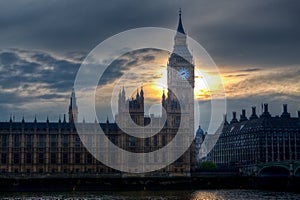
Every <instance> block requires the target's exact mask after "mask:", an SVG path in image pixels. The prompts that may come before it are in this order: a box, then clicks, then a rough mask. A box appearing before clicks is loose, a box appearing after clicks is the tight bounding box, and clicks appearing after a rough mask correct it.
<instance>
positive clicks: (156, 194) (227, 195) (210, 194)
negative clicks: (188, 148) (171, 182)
mask: <svg viewBox="0 0 300 200" xmlns="http://www.w3.org/2000/svg"><path fill="white" fill-rule="evenodd" d="M0 198H1V199H7V200H8V199H20V200H27V199H34V200H43V199H50V200H61V199H77V200H110V199H112V200H150V199H151V200H171V199H172V200H173V199H182V200H200V199H203V200H204V199H205V200H210V199H246V200H252V199H253V200H257V199H300V194H296V193H286V192H271V191H260V190H198V191H180V190H178V191H130V192H129V191H128V192H69V193H63V192H57V193H56V192H51V193H41V192H39V193H4V194H0Z"/></svg>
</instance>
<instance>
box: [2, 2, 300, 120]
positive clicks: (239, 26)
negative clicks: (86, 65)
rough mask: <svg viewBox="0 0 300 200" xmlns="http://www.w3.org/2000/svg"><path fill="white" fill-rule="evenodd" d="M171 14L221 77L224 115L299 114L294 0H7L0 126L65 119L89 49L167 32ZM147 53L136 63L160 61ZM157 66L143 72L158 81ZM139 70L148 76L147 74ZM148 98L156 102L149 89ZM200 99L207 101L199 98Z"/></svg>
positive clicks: (299, 12)
mask: <svg viewBox="0 0 300 200" xmlns="http://www.w3.org/2000/svg"><path fill="white" fill-rule="evenodd" d="M179 8H181V9H182V17H183V26H184V28H185V30H186V32H187V34H188V35H189V36H190V37H191V38H193V39H194V40H196V41H197V42H198V43H199V44H201V45H202V46H203V47H204V48H205V50H206V51H207V52H208V53H209V55H210V56H211V58H212V59H213V60H214V62H215V63H216V65H217V66H218V68H219V70H220V72H221V77H222V80H223V83H224V87H225V91H226V97H227V104H228V105H227V110H228V115H229V117H228V118H229V119H230V118H231V114H230V113H231V112H232V111H233V110H235V111H237V113H238V115H239V113H240V112H241V109H243V108H245V109H246V110H247V114H248V115H249V114H250V110H251V106H257V107H258V108H259V111H260V105H261V103H269V109H270V112H271V114H272V115H280V114H281V112H282V108H281V107H282V104H283V103H287V104H288V105H289V108H288V109H289V111H290V112H291V115H292V116H296V111H297V110H300V104H299V97H300V79H299V78H300V67H299V64H300V56H299V52H300V26H299V19H300V1H298V0H264V1H261V0H228V1H221V0H209V1H208V0H199V1H198V0H197V1H196V0H195V1H189V0H188V1H179V0H174V1H173V0H172V1H171V0H165V1H158V0H151V1H150V0H149V1H148V0H146V1H139V0H132V1H121V0H112V1H96V0H87V1H79V0H73V1H66V0H62V1H58V0H57V1H55V0H53V1H46V0H44V1H43V0H42V1H38V0H27V1H21V0H12V1H0V109H1V116H0V120H1V121H7V120H9V116H10V115H11V114H13V115H14V116H15V120H16V121H18V120H21V118H22V116H24V117H25V121H33V119H34V116H35V115H36V116H37V118H38V120H39V121H44V120H46V117H47V116H48V117H49V118H50V120H51V121H57V120H58V116H59V115H60V116H62V115H63V114H65V113H67V109H68V104H69V96H70V93H71V89H72V87H73V83H74V80H75V77H76V73H77V70H78V69H79V67H80V65H81V63H82V61H83V60H84V58H85V57H86V56H87V55H88V53H89V52H90V51H92V50H93V49H94V48H95V47H96V46H97V45H98V44H99V43H101V42H102V41H104V40H106V39H107V38H109V37H111V36H113V35H115V34H118V33H120V32H123V31H126V30H129V29H133V28H140V27H162V28H169V29H173V30H174V29H176V28H177V23H178V10H179ZM171 37H173V36H171ZM146 53H147V52H146ZM148 53H149V55H144V54H145V52H141V55H142V57H145V59H144V60H142V61H144V62H148V61H149V62H150V61H153V60H157V59H160V60H167V56H168V55H166V56H165V57H164V58H162V54H160V53H158V52H155V51H148ZM135 56H136V55H132V56H131V57H129V58H126V59H125V60H123V61H122V59H121V58H120V59H118V60H117V61H116V63H117V62H119V63H117V64H118V65H117V66H120V65H124V64H125V65H126V66H127V68H126V67H125V68H122V69H120V68H117V67H116V68H111V69H113V70H112V71H111V73H110V74H107V79H108V80H112V78H113V77H114V78H116V79H115V80H117V78H118V76H116V75H118V74H122V73H124V70H125V71H126V70H130V69H131V68H130V65H127V64H128V63H130V62H131V61H135V62H136V63H131V64H133V65H134V64H135V65H136V64H137V63H140V61H141V60H138V61H137V60H136V57H135ZM147 56H148V57H147ZM116 63H114V64H116ZM147 69H149V67H148V68H147ZM162 69H164V68H163V66H156V67H155V68H154V67H153V69H152V68H151V70H154V71H155V72H157V73H158V74H157V76H158V77H156V78H157V79H159V78H161V76H162V75H163V72H161V73H160V71H159V70H162ZM145 71H146V72H147V73H148V75H149V73H150V70H148V71H147V70H146V69H145V70H144V72H145ZM154 78H155V77H154ZM106 84H107V85H109V84H112V82H111V81H107V82H106ZM140 85H141V84H138V85H137V86H140ZM148 93H149V95H148V98H149V99H156V101H157V99H158V98H154V97H155V95H154V94H153V92H152V93H151V92H150V91H149V92H148ZM157 94H159V95H161V93H159V92H157ZM128 95H130V94H128ZM146 98H147V94H146ZM198 100H199V102H201V103H202V104H208V102H209V100H208V99H207V98H206V97H204V96H203V98H201V97H199V98H198ZM107 115H108V114H106V113H104V114H102V115H101V117H100V120H105V119H106V116H107Z"/></svg>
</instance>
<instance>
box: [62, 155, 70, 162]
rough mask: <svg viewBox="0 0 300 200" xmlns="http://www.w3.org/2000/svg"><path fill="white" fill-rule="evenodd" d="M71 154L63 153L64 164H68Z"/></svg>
mask: <svg viewBox="0 0 300 200" xmlns="http://www.w3.org/2000/svg"><path fill="white" fill-rule="evenodd" d="M68 160H69V156H68V153H63V164H68Z"/></svg>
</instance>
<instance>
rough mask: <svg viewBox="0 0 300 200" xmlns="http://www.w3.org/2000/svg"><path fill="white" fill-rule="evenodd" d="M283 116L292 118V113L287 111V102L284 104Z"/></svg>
mask: <svg viewBox="0 0 300 200" xmlns="http://www.w3.org/2000/svg"><path fill="white" fill-rule="evenodd" d="M281 117H282V118H290V117H291V114H290V113H288V111H287V104H283V112H282V114H281Z"/></svg>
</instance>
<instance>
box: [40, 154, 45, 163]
mask: <svg viewBox="0 0 300 200" xmlns="http://www.w3.org/2000/svg"><path fill="white" fill-rule="evenodd" d="M43 163H44V154H43V153H39V164H43Z"/></svg>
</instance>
